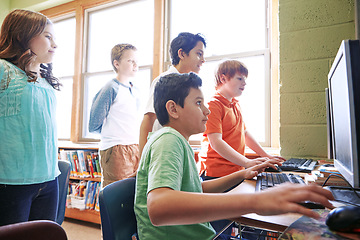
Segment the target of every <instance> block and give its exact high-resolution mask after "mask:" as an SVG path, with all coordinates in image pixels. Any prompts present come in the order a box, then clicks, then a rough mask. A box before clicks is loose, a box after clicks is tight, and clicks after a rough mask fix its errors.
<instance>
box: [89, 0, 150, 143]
mask: <svg viewBox="0 0 360 240" xmlns="http://www.w3.org/2000/svg"><path fill="white" fill-rule="evenodd" d="M153 8H154V6H153V1H152V0H142V1H130V2H125V3H121V4H117V5H114V4H111V5H109V6H101V7H98V8H92V9H88V10H86V11H85V19H86V23H87V24H86V26H87V29H88V31H87V32H86V42H87V44H86V45H87V46H88V47H87V49H86V58H85V59H86V64H85V69H86V70H85V72H84V86H85V89H84V90H85V91H84V98H83V103H84V105H83V109H84V111H83V114H84V115H83V129H82V132H83V137H84V138H85V139H94V138H95V139H96V138H99V137H100V136H99V135H98V134H93V133H89V131H88V123H89V114H90V108H91V104H92V99H93V98H94V96H95V94H96V93H97V92H98V91H99V90H100V88H101V87H102V86H104V84H105V83H107V82H108V81H110V80H111V79H112V78H114V77H115V76H116V75H115V73H114V71H113V68H112V65H111V60H110V53H111V49H112V47H113V46H114V45H116V44H119V43H130V44H132V45H134V46H135V47H136V48H137V49H138V59H139V63H138V64H139V72H138V74H137V77H136V79H134V81H133V83H134V86H135V87H137V88H138V89H139V90H140V92H141V96H142V98H141V99H140V102H141V103H140V105H141V106H140V112H141V113H143V110H141V109H143V108H144V106H145V104H146V100H147V96H148V91H149V90H148V89H149V86H150V84H151V80H152V76H151V73H152V71H151V70H152V64H153V41H152V39H153V38H154V20H153V19H154V12H153V11H151V10H150V11H149V9H153Z"/></svg>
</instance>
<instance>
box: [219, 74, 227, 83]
mask: <svg viewBox="0 0 360 240" xmlns="http://www.w3.org/2000/svg"><path fill="white" fill-rule="evenodd" d="M226 80H227V77H226V76H225V74H221V77H220V81H221V83H225V82H226Z"/></svg>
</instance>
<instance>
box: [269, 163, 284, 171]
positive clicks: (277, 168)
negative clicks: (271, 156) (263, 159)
mask: <svg viewBox="0 0 360 240" xmlns="http://www.w3.org/2000/svg"><path fill="white" fill-rule="evenodd" d="M274 166H275V167H276V169H274V168H271V167H268V168H265V172H282V170H281V168H280V167H279V166H278V165H277V164H274Z"/></svg>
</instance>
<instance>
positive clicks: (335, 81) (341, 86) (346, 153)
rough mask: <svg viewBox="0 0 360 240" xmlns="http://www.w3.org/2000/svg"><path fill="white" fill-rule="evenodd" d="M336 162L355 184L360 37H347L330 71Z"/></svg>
mask: <svg viewBox="0 0 360 240" xmlns="http://www.w3.org/2000/svg"><path fill="white" fill-rule="evenodd" d="M328 81H329V100H330V101H329V103H330V108H329V110H330V117H331V120H330V124H331V126H330V127H331V129H330V130H331V132H332V151H333V158H334V165H335V167H336V168H337V169H338V171H339V172H340V173H341V174H342V175H343V177H344V178H345V179H346V180H347V181H348V182H349V183H350V184H351V186H352V187H356V188H358V187H359V177H360V169H359V168H360V164H359V161H360V41H359V40H344V41H342V43H341V46H340V48H339V50H338V53H337V55H336V57H335V60H334V63H333V64H332V67H331V69H330V72H329V75H328Z"/></svg>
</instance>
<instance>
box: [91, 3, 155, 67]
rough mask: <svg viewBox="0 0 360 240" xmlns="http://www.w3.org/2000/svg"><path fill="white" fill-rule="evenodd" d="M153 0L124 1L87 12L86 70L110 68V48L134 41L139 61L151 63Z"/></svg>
mask: <svg viewBox="0 0 360 240" xmlns="http://www.w3.org/2000/svg"><path fill="white" fill-rule="evenodd" d="M153 2H154V1H152V0H142V1H132V2H128V3H123V4H120V5H118V6H114V7H111V8H106V9H102V10H98V11H94V12H90V13H89V35H88V46H89V48H88V57H87V61H88V65H87V72H98V71H106V70H110V69H112V68H111V62H110V52H111V49H112V47H113V46H114V45H116V44H119V43H130V44H133V45H134V46H135V47H136V48H137V49H138V51H139V53H138V55H139V65H140V66H142V65H152V62H153V38H154V37H153V36H154V11H151V10H152V9H154V3H153Z"/></svg>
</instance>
